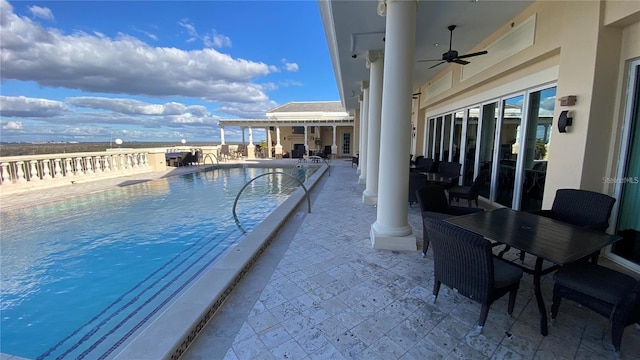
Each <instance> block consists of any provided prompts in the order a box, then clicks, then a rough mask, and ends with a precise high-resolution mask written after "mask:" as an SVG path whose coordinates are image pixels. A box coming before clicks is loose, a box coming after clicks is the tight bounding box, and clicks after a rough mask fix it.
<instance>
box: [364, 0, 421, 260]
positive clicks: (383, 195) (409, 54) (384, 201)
mask: <svg viewBox="0 0 640 360" xmlns="http://www.w3.org/2000/svg"><path fill="white" fill-rule="evenodd" d="M378 9H379V11H380V10H383V9H384V7H383V6H379V7H378ZM416 10H417V2H416V1H402V0H387V2H386V33H385V51H384V52H385V61H384V75H383V76H384V83H383V88H382V119H381V134H382V136H381V137H380V149H385V151H381V152H380V175H379V178H378V187H379V188H378V206H377V217H376V221H375V222H374V223H373V225H371V244H372V246H373V247H374V248H376V249H386V250H413V251H415V250H417V246H416V237H415V235H414V234H413V232H412V230H411V226H410V225H409V222H408V203H407V201H408V200H407V195H408V191H409V146H408V144H409V140H410V136H411V132H409V131H407V129H408V127H409V124H410V122H411V94H412V89H413V81H412V80H413V63H414V61H415V59H414V51H415V35H416ZM379 13H380V12H379ZM381 15H383V14H381Z"/></svg>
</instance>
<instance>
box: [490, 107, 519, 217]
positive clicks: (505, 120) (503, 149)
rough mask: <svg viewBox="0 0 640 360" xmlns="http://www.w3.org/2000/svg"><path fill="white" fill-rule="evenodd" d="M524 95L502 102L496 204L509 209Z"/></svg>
mask: <svg viewBox="0 0 640 360" xmlns="http://www.w3.org/2000/svg"><path fill="white" fill-rule="evenodd" d="M523 103H524V95H520V96H515V97H512V98H509V99H505V100H502V119H501V121H502V122H501V127H500V154H499V157H498V161H499V164H500V165H499V168H498V178H497V179H498V180H497V183H496V199H495V200H496V202H498V203H499V204H502V205H504V206H507V207H511V206H512V203H513V191H514V189H515V180H516V173H517V172H516V163H517V161H518V153H519V149H520V143H519V139H518V137H519V136H520V125H521V123H522V105H523Z"/></svg>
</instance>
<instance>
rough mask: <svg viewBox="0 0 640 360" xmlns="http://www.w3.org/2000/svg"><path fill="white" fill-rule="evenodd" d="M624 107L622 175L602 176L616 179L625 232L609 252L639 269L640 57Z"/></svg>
mask: <svg viewBox="0 0 640 360" xmlns="http://www.w3.org/2000/svg"><path fill="white" fill-rule="evenodd" d="M627 93H628V97H627V104H626V108H625V128H624V135H623V139H622V140H623V141H622V151H621V152H620V167H619V168H618V174H619V176H618V177H617V178H616V179H611V180H610V179H603V180H609V181H615V182H616V191H615V192H616V198H617V199H618V202H619V205H618V208H617V217H616V216H615V211H614V218H616V220H617V221H616V226H615V230H616V233H617V234H618V235H620V236H622V238H623V239H622V240H620V241H618V242H617V243H616V244H615V245H614V246H613V247H612V249H611V250H610V252H609V256H610V257H611V258H612V259H613V260H614V261H616V262H619V263H622V264H623V265H625V266H628V267H630V268H631V269H633V270H635V271H640V216H638V209H640V60H636V61H634V62H632V63H631V67H630V71H629V88H628V92H627Z"/></svg>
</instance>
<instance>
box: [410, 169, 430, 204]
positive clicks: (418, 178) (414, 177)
mask: <svg viewBox="0 0 640 360" xmlns="http://www.w3.org/2000/svg"><path fill="white" fill-rule="evenodd" d="M426 184H427V177H426V175H425V174H422V173H419V172H415V171H411V172H409V194H408V196H409V207H411V205H413V203H416V202H418V199H417V198H416V191H417V190H418V189H420V188H421V187H423V186H425V185H426Z"/></svg>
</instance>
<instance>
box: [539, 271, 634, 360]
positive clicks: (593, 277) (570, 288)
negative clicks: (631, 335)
mask: <svg viewBox="0 0 640 360" xmlns="http://www.w3.org/2000/svg"><path fill="white" fill-rule="evenodd" d="M554 280H555V284H554V286H553V303H552V304H551V321H552V322H554V321H555V320H556V317H557V315H558V309H559V308H560V301H561V299H562V298H565V299H569V300H572V301H575V302H577V303H578V304H580V305H582V306H584V307H586V308H588V309H591V310H593V311H594V312H596V313H598V314H600V315H602V316H604V317H606V318H608V319H610V321H611V342H612V344H613V348H614V352H615V354H616V355H619V353H620V346H621V343H622V334H623V332H624V328H625V327H627V326H628V325H631V324H634V323H635V324H638V323H640V281H638V280H635V279H634V278H633V277H631V276H629V275H626V274H623V273H621V272H618V271H615V270H613V269H609V268H606V267H604V266H601V265H597V264H594V263H589V262H578V263H573V264H570V265H565V266H563V267H562V268H561V269H560V270H558V271H557V272H556V273H555V274H554Z"/></svg>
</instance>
